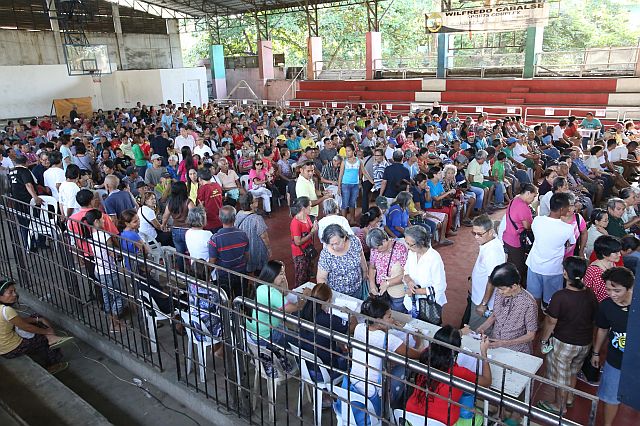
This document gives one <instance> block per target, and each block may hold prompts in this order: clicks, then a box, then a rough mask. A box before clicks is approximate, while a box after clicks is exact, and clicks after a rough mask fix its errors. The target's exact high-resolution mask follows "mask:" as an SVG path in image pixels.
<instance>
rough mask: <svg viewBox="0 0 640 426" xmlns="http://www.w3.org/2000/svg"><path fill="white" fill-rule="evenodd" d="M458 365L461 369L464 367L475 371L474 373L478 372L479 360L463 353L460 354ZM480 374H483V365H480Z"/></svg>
mask: <svg viewBox="0 0 640 426" xmlns="http://www.w3.org/2000/svg"><path fill="white" fill-rule="evenodd" d="M456 363H457V364H458V365H459V366H460V367H464V368H466V369H467V370H470V371H473V372H474V373H475V372H476V366H478V360H477V359H476V358H474V357H472V356H470V355H467V354H463V353H461V354H458V359H457V361H456ZM478 374H482V363H481V364H480V365H479V368H478Z"/></svg>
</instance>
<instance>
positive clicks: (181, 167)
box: [177, 146, 198, 182]
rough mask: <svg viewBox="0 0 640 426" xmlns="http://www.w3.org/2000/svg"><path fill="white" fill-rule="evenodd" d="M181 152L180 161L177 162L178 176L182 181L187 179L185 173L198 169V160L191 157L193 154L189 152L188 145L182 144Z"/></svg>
mask: <svg viewBox="0 0 640 426" xmlns="http://www.w3.org/2000/svg"><path fill="white" fill-rule="evenodd" d="M180 154H182V161H181V162H180V164H178V170H177V173H178V178H179V179H180V180H181V181H182V182H186V181H187V175H188V174H189V170H191V169H196V170H198V160H195V159H194V158H193V154H192V153H191V148H189V147H188V146H183V147H182V150H181V151H180Z"/></svg>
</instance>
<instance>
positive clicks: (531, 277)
mask: <svg viewBox="0 0 640 426" xmlns="http://www.w3.org/2000/svg"><path fill="white" fill-rule="evenodd" d="M569 201H570V196H569V194H567V193H557V194H553V196H552V197H551V201H550V210H551V211H550V213H549V216H537V217H536V218H535V219H533V223H532V224H531V230H532V231H533V235H534V237H535V240H534V242H533V247H531V251H530V252H529V256H528V257H527V261H526V264H527V266H528V267H529V270H528V271H527V291H528V292H529V293H531V294H532V295H533V297H535V298H536V300H537V301H538V302H539V301H540V300H542V302H543V303H544V304H545V305H547V304H549V301H550V300H551V296H553V294H554V293H555V292H556V291H558V290H561V289H562V285H563V283H564V278H563V275H562V274H563V268H562V261H563V260H564V252H565V244H566V242H567V241H568V242H569V244H575V243H576V236H575V234H574V229H573V225H569V224H568V223H564V222H563V221H562V217H563V216H566V215H567V212H568V211H569Z"/></svg>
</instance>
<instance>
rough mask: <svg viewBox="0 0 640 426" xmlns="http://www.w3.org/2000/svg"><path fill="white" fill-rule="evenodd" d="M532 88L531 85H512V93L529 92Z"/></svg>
mask: <svg viewBox="0 0 640 426" xmlns="http://www.w3.org/2000/svg"><path fill="white" fill-rule="evenodd" d="M530 91H531V88H529V87H512V88H511V93H529V92H530Z"/></svg>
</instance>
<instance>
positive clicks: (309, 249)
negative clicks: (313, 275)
mask: <svg viewBox="0 0 640 426" xmlns="http://www.w3.org/2000/svg"><path fill="white" fill-rule="evenodd" d="M302 253H303V254H304V256H305V257H307V258H309V259H315V258H316V257H317V256H318V249H316V248H315V247H314V246H313V238H311V244H309V245H308V246H306V247H305V248H303V249H302Z"/></svg>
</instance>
